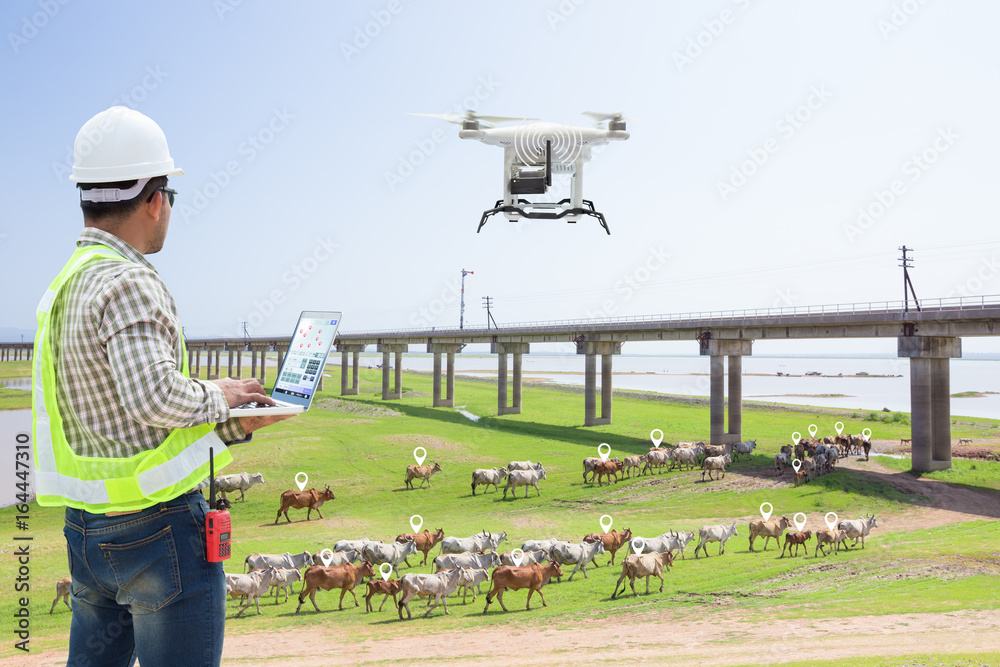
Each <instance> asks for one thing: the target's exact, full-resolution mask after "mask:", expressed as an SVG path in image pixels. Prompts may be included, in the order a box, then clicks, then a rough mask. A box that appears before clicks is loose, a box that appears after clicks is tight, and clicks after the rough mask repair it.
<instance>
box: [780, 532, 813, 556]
mask: <svg viewBox="0 0 1000 667" xmlns="http://www.w3.org/2000/svg"><path fill="white" fill-rule="evenodd" d="M810 537H812V531H811V530H803V531H800V532H797V533H785V546H784V547H782V549H781V558H784V557H785V549H788V555H789V556H798V555H799V546H803V547H805V545H806V542H808V541H809V538H810ZM792 546H794V547H795V553H794V554H793V553H792V549H791V547H792ZM808 553H809V549H808V548H805V549H803V550H802V555H803V556H805V555H806V554H808Z"/></svg>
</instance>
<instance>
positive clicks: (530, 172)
mask: <svg viewBox="0 0 1000 667" xmlns="http://www.w3.org/2000/svg"><path fill="white" fill-rule="evenodd" d="M546 185H547V183H546V178H545V168H544V167H515V168H514V174H513V177H512V178H511V179H510V193H511V194H512V195H543V194H545V189H546Z"/></svg>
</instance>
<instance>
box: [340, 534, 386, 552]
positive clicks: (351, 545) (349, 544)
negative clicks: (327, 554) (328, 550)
mask: <svg viewBox="0 0 1000 667" xmlns="http://www.w3.org/2000/svg"><path fill="white" fill-rule="evenodd" d="M375 541H376V540H369V539H368V538H367V537H363V538H361V539H360V540H340V541H338V542H337V543H336V544H334V545H333V550H334V551H358V552H360V551H361V550H362V549H363V548H364V546H365V545H366V544H369V543H370V542H375Z"/></svg>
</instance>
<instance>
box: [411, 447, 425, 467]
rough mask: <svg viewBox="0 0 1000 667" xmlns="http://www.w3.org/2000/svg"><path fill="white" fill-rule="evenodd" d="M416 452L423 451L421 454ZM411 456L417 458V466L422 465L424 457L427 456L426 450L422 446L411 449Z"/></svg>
mask: <svg viewBox="0 0 1000 667" xmlns="http://www.w3.org/2000/svg"><path fill="white" fill-rule="evenodd" d="M417 452H423V454H417ZM413 458H414V459H416V460H417V465H418V466H422V465H423V464H424V459H426V458H427V450H426V449H424V448H423V447H417V448H416V449H414V450H413Z"/></svg>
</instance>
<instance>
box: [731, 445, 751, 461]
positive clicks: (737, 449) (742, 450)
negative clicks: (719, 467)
mask: <svg viewBox="0 0 1000 667" xmlns="http://www.w3.org/2000/svg"><path fill="white" fill-rule="evenodd" d="M756 446H757V441H756V440H747V441H746V442H737V443H736V444H735V445H733V460H734V461H739V459H740V456H741V455H743V454H746V455H747V459H750V458H752V454H753V450H754V448H755V447H756Z"/></svg>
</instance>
